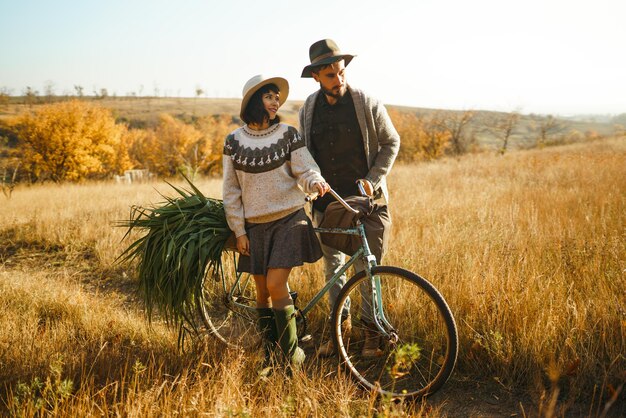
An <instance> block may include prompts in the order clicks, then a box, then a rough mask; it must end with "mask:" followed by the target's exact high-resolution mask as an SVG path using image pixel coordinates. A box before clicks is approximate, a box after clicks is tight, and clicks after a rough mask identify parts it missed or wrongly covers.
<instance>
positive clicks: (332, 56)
mask: <svg viewBox="0 0 626 418" xmlns="http://www.w3.org/2000/svg"><path fill="white" fill-rule="evenodd" d="M354 57H356V55H350V54H344V53H343V52H341V50H340V49H339V47H338V46H337V44H336V43H335V41H333V40H332V39H322V40H321V41H317V42H315V43H314V44H313V45H311V47H310V48H309V58H310V59H311V64H309V65H307V66H306V67H304V69H303V70H302V75H301V76H300V77H308V78H310V77H313V76H312V75H311V69H313V68H315V67H319V66H321V65H327V64H332V63H333V62H337V61H341V60H344V61H345V64H346V67H347V66H348V64H350V61H352V58H354Z"/></svg>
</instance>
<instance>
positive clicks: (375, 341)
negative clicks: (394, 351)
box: [361, 328, 384, 358]
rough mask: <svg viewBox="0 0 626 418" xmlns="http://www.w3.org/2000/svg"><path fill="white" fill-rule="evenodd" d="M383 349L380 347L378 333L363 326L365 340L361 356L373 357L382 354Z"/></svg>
mask: <svg viewBox="0 0 626 418" xmlns="http://www.w3.org/2000/svg"><path fill="white" fill-rule="evenodd" d="M383 354H384V353H383V350H381V349H380V334H379V333H378V332H376V331H374V330H372V329H369V328H365V341H364V342H363V349H362V350H361V357H364V358H373V357H380V356H382V355H383Z"/></svg>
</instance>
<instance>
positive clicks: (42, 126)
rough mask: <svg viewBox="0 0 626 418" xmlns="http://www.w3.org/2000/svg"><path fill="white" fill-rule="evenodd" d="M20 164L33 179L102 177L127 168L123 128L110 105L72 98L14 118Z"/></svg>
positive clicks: (73, 179)
mask: <svg viewBox="0 0 626 418" xmlns="http://www.w3.org/2000/svg"><path fill="white" fill-rule="evenodd" d="M16 132H17V137H18V150H19V154H20V158H21V161H22V163H23V164H22V167H23V169H24V170H25V171H26V173H27V174H28V176H29V177H30V179H31V181H44V180H52V181H54V182H62V181H68V180H69V181H76V180H80V179H84V178H101V177H104V176H106V175H108V174H109V173H112V172H119V171H123V170H124V169H125V168H128V164H129V161H128V159H127V158H125V157H124V156H125V152H126V151H125V149H124V146H123V144H122V142H121V137H122V133H123V129H122V127H121V126H119V125H116V123H115V119H114V118H113V116H112V115H111V112H110V111H109V110H108V109H105V108H102V107H98V106H94V105H91V104H89V103H87V102H83V101H78V100H73V101H68V102H60V103H55V104H49V105H43V106H41V107H39V108H37V110H35V111H34V112H32V113H27V114H24V115H23V116H21V117H20V118H19V119H18V120H17V124H16Z"/></svg>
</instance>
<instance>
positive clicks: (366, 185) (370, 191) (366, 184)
mask: <svg viewBox="0 0 626 418" xmlns="http://www.w3.org/2000/svg"><path fill="white" fill-rule="evenodd" d="M357 183H359V184H361V186H363V190H365V194H366V195H367V196H370V197H372V196H374V186H372V183H371V182H370V181H369V180H365V179H358V180H357Z"/></svg>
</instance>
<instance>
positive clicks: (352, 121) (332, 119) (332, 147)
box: [311, 92, 368, 211]
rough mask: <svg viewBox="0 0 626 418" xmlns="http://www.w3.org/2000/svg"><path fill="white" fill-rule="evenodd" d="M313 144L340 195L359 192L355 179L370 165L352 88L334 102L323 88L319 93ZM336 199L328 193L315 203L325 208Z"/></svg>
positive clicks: (320, 209) (313, 125)
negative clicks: (327, 96)
mask: <svg viewBox="0 0 626 418" xmlns="http://www.w3.org/2000/svg"><path fill="white" fill-rule="evenodd" d="M311 147H312V151H313V153H312V154H313V158H314V159H315V161H316V162H317V164H318V165H319V166H320V170H321V172H322V176H324V179H325V180H326V182H327V183H328V184H330V186H331V187H332V188H333V189H334V190H335V191H336V192H337V193H339V194H340V195H341V196H344V197H345V196H350V195H358V194H359V191H358V186H357V185H356V180H358V179H362V178H365V175H366V174H367V172H368V167H367V160H366V157H365V149H364V146H363V137H362V134H361V128H360V127H359V121H358V120H357V117H356V111H355V110H354V102H353V101H352V96H351V95H350V93H349V92H346V94H344V96H343V97H342V98H340V99H339V100H338V101H337V103H335V104H334V105H332V106H331V105H330V104H328V101H327V100H326V95H324V93H323V92H320V94H318V96H317V100H316V101H315V109H314V110H313V120H312V124H311ZM333 200H335V199H334V197H332V196H331V195H330V194H328V195H326V196H324V197H323V198H319V199H317V200H315V201H314V203H313V207H314V208H315V209H316V210H319V211H324V210H325V209H326V206H328V204H329V203H330V202H332V201H333Z"/></svg>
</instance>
